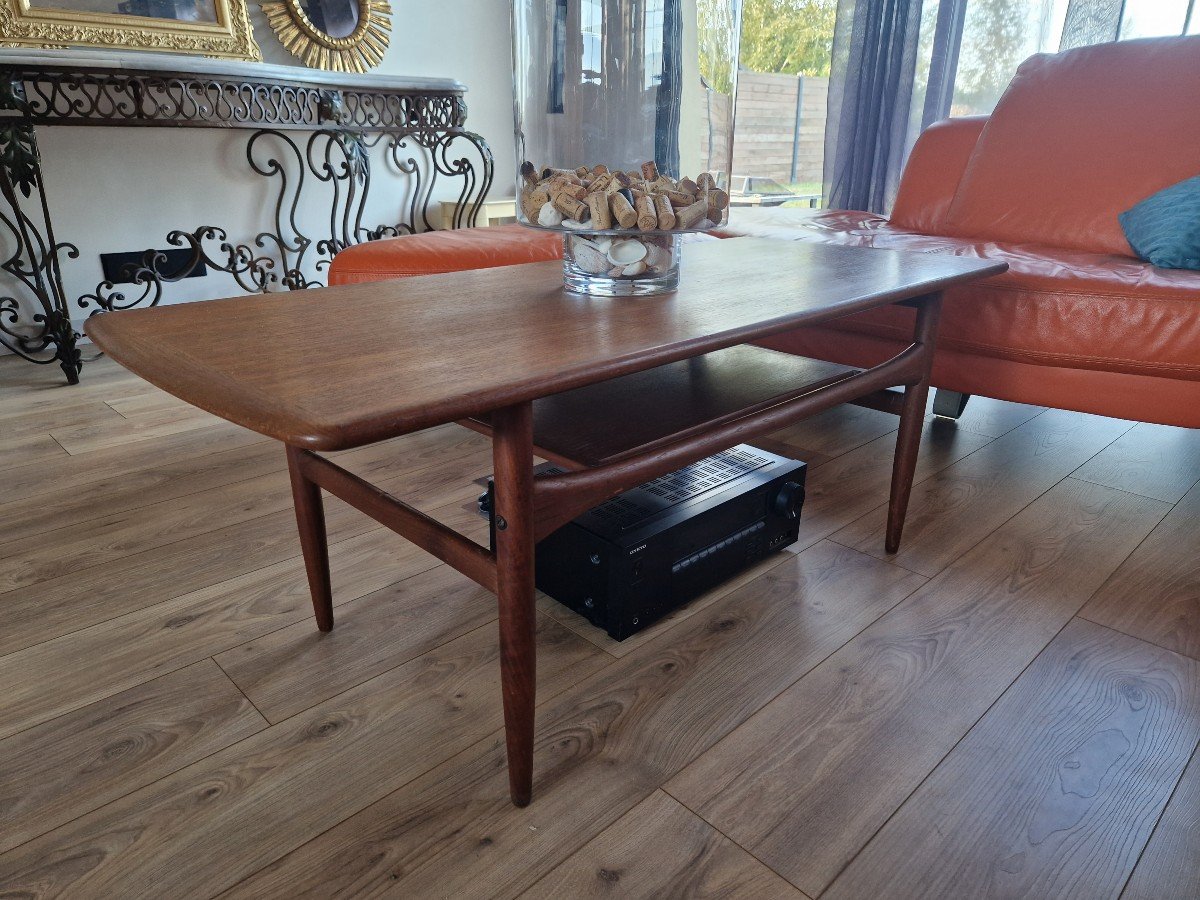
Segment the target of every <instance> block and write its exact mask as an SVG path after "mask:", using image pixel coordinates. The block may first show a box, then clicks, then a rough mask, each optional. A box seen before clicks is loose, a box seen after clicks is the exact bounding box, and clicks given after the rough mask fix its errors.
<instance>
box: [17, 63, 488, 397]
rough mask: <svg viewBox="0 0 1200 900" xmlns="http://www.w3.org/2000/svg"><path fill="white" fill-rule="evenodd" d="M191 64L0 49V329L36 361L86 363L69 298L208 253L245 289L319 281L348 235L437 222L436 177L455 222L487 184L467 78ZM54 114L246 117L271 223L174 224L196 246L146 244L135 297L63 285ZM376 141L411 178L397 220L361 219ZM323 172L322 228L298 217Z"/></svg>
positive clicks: (208, 124)
mask: <svg viewBox="0 0 1200 900" xmlns="http://www.w3.org/2000/svg"><path fill="white" fill-rule="evenodd" d="M187 65H188V69H189V71H187V72H182V71H179V66H180V59H179V57H171V56H163V55H153V54H106V55H98V54H90V53H84V52H71V53H67V52H64V51H24V50H22V51H5V50H0V201H2V202H0V222H2V223H3V225H4V229H0V234H4V232H7V234H5V235H4V238H6V239H7V240H6V243H8V244H10V245H11V246H10V247H3V246H0V256H2V257H3V259H2V260H0V269H2V270H3V271H4V272H5V273H7V275H8V276H9V277H10V278H11V280H12V281H14V282H15V290H9V289H4V290H0V344H3V345H4V346H5V347H7V348H8V349H10V350H12V351H13V352H14V353H17V354H19V355H20V356H22V357H24V358H25V359H27V360H29V361H31V362H35V363H43V364H49V363H54V362H58V363H59V364H60V365H61V366H62V369H63V371H64V372H65V373H66V376H67V380H68V381H69V382H70V383H72V384H75V383H77V382H78V381H79V374H80V372H81V371H82V368H83V363H84V359H83V357H82V354H81V353H80V351H79V348H78V346H77V345H78V341H79V339H80V337H81V335H80V333H79V332H78V331H76V330H75V326H74V325H73V324H72V313H73V312H78V316H77V318H82V317H86V316H87V315H91V314H94V313H96V312H99V311H104V310H111V309H127V308H129V307H133V306H139V305H143V306H153V305H155V304H157V303H158V302H159V300H160V299H161V298H162V294H163V285H164V284H165V283H168V282H173V281H178V280H179V279H180V278H183V277H185V276H186V275H187V274H188V273H189V272H190V271H191V270H193V269H194V268H195V267H196V266H197V265H200V264H201V263H203V264H204V265H206V266H208V267H209V268H211V269H214V270H216V271H221V272H225V273H227V274H229V275H230V276H232V277H233V279H234V280H235V281H236V283H237V285H238V286H239V287H240V288H241V289H242V290H244V291H247V292H250V293H253V292H266V291H272V290H284V289H286V290H298V289H302V288H308V287H313V286H316V285H319V284H320V281H319V280H317V278H316V277H310V275H314V274H315V275H316V276H318V277H319V274H320V273H321V272H322V271H323V270H324V269H325V268H326V267H327V266H328V264H329V261H330V260H331V259H332V258H333V255H334V254H335V253H337V252H338V251H339V250H341V249H342V248H343V247H346V246H348V245H350V244H354V243H358V242H361V241H365V240H375V239H378V238H380V237H385V236H393V235H399V234H405V233H411V232H415V231H422V230H426V229H430V228H432V227H433V223H432V222H431V221H430V218H429V209H428V206H429V203H430V198H431V196H432V194H433V191H434V187H435V184H436V182H437V179H438V177H439V176H443V177H448V178H454V179H457V181H458V182H460V185H459V187H460V190H459V192H458V197H457V201H456V206H455V212H454V216H453V225H454V227H459V226H461V225H464V224H466V225H472V224H474V222H475V217H476V214H477V213H478V211H479V206H480V204H481V203H482V201H483V199H484V197H485V196H486V195H487V192H488V189H489V188H490V186H491V182H492V174H493V166H492V155H491V151H490V150H489V149H488V146H487V144H486V143H485V142H484V140H483V138H482V137H480V136H479V135H477V134H474V133H472V132H470V131H467V130H466V129H465V128H464V125H465V122H466V117H467V106H466V102H465V100H464V99H463V93H464V91H465V90H466V89H465V88H464V87H463V85H461V84H460V83H458V82H456V81H453V80H449V79H415V78H396V77H386V76H374V75H346V74H342V73H328V72H317V71H312V70H307V69H300V68H295V67H292V66H273V65H263V64H258V63H238V62H230V61H227V60H211V59H193V60H189V61H188V64H187ZM51 125H102V126H103V125H107V126H123V127H128V126H138V127H147V126H149V127H191V128H238V129H245V130H247V131H249V132H250V133H249V136H248V138H247V141H246V160H247V163H248V164H249V166H250V168H251V169H252V170H253V172H255V173H256V174H258V175H261V176H263V177H264V178H269V179H274V181H275V182H276V183H277V191H276V194H275V202H274V204H273V210H274V213H273V223H272V226H273V229H272V230H265V231H262V232H260V233H259V234H257V235H256V236H255V237H254V238H253V239H252V240H251V241H248V242H245V243H239V242H237V241H236V240H235V239H231V238H230V237H229V235H228V233H227V232H226V230H225V229H222V228H219V227H217V226H214V225H203V226H201V227H199V228H195V229H192V230H184V229H179V230H173V231H171V232H169V233H168V234H167V236H166V240H167V242H168V243H169V244H170V245H172V246H175V247H180V248H184V249H186V250H188V251H189V261H188V262H187V263H186V264H185V265H184V266H183V267H182V268H179V269H175V270H174V271H171V272H170V273H169V274H166V273H164V272H163V271H162V268H163V264H164V261H165V260H164V258H163V257H162V255H161V254H160V253H156V252H155V251H153V250H149V251H147V252H146V254H145V257H144V258H143V259H142V260H141V262H140V263H139V265H138V266H137V267H136V271H134V272H132V273H130V274H129V276H128V278H127V280H126V281H125V282H122V283H123V284H125V283H132V284H133V285H134V289H133V290H132V291H129V295H128V296H127V295H126V294H125V293H124V292H122V291H121V290H118V289H117V286H116V285H115V284H114V283H113V282H111V281H102V282H100V284H99V285H98V286H97V287H96V289H95V291H93V292H91V293H87V294H84V295H82V296H80V297H74V298H72V297H68V296H67V292H66V290H65V289H64V287H63V279H62V265H63V262H64V260H69V259H75V258H77V257H78V256H79V250H78V249H77V248H76V247H75V246H74V245H72V244H71V243H69V242H67V241H60V240H59V239H58V238H57V237H56V234H55V229H54V225H53V223H52V221H51V210H50V207H49V204H48V202H47V199H46V194H45V190H44V187H45V185H44V182H43V179H42V170H41V158H40V154H39V152H38V144H37V134H36V129H37V128H39V127H43V126H51ZM381 144H382V148H381V152H382V154H383V158H384V159H385V160H386V162H387V165H388V166H389V168H391V169H393V170H394V171H395V173H396V174H397V175H399V176H401V177H404V178H406V179H408V180H409V182H410V184H409V185H408V187H409V189H408V190H407V191H406V192H405V196H406V198H407V203H406V204H404V207H405V208H402V209H400V210H398V215H397V219H396V220H395V221H394V222H388V223H384V224H380V225H376V226H374V227H368V226H366V225H364V224H363V215H364V209H365V206H366V202H367V198H368V194H369V191H370V188H371V157H370V154H371V150H372V149H373V148H375V147H379V146H380V145H381ZM459 148H461V152H463V153H465V155H459V154H460V149H459ZM315 185H323V186H324V191H325V193H326V195H327V196H328V197H329V198H331V199H330V206H329V208H328V220H327V221H326V222H324V223H323V224H322V226H321V228H322V230H323V231H322V234H321V235H320V237H316V238H314V237H311V236H310V235H309V234H306V233H305V231H304V230H303V227H302V225H301V223H300V222H299V221H298V220H297V208H298V206H299V204H300V198H301V194H302V193H303V192H304V191H305V190H306V189H307V188H308V187H309V186H315ZM0 240H4V239H3V238H0ZM23 301H24V302H23Z"/></svg>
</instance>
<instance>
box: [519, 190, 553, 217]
mask: <svg viewBox="0 0 1200 900" xmlns="http://www.w3.org/2000/svg"><path fill="white" fill-rule="evenodd" d="M549 202H550V192H549V191H547V190H546V189H545V188H543V187H536V188H534V189H533V190H531V191H529V192H528V193H523V194H522V199H521V209H522V210H524V212H525V218H526V219H528V220H529V221H531V222H536V221H537V218H538V213H539V212H541V209H542V207H543V206H545V205H546V204H547V203H549Z"/></svg>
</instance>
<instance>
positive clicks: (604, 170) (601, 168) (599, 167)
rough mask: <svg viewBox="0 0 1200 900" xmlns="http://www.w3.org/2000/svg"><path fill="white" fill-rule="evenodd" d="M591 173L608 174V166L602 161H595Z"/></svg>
mask: <svg viewBox="0 0 1200 900" xmlns="http://www.w3.org/2000/svg"><path fill="white" fill-rule="evenodd" d="M592 174H593V175H607V174H608V166H606V165H604V163H597V164H596V165H594V166H592Z"/></svg>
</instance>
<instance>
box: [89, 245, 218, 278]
mask: <svg viewBox="0 0 1200 900" xmlns="http://www.w3.org/2000/svg"><path fill="white" fill-rule="evenodd" d="M155 253H158V254H160V255H161V256H162V257H163V259H162V260H161V261H160V262H159V263H158V267H157V268H158V272H159V274H160V275H162V276H163V278H165V279H174V278H176V277H178V275H179V274H180V273H181V272H182V271H183V270H184V269H185V268H186V267H187V265H188V263H189V262H190V261H191V259H192V251H191V250H186V249H183V248H182V247H176V248H173V249H171V250H158V251H155V250H142V251H133V252H131V253H101V254H100V267H101V268H102V269H103V270H104V280H105V281H111V282H112V283H113V284H132V283H133V273H134V272H136V271H137V270H138V269H140V268H142V266H144V265H145V264H146V261H147V260H148V259H151V258H152V257H153V256H154V254H155ZM207 274H208V268H207V267H206V266H205V265H204V260H200V261H199V262H197V263H196V267H195V268H194V269H192V271H190V272H188V273H187V274H186V275H184V276H183V277H184V278H200V277H202V276H204V275H207Z"/></svg>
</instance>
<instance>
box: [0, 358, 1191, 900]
mask: <svg viewBox="0 0 1200 900" xmlns="http://www.w3.org/2000/svg"><path fill="white" fill-rule="evenodd" d="M895 425H896V420H895V419H894V418H892V417H891V416H888V415H886V414H884V413H878V412H875V411H872V410H867V409H858V408H849V407H848V408H844V409H838V410H834V411H831V412H829V413H826V414H824V415H822V416H818V417H816V418H814V419H812V420H809V421H806V422H804V423H801V424H799V425H796V426H794V427H792V428H789V429H787V430H786V431H783V432H779V433H777V434H775V435H772V436H771V437H770V438H767V439H764V442H763V446H764V447H766V448H768V449H772V450H776V451H779V450H783V451H785V452H791V453H793V454H794V455H796V456H797V457H799V458H803V459H807V460H808V461H809V462H810V472H809V497H808V501H807V503H806V505H805V507H804V514H803V519H802V523H801V540H800V541H799V542H798V543H797V544H796V545H795V546H793V547H791V548H789V551H788V552H781V553H778V554H776V555H775V556H774V557H772V558H770V559H768V560H765V561H764V562H762V563H761V564H759V565H758V566H757V567H755V568H754V569H753V570H751V571H749V572H747V573H745V574H744V575H742V576H741V577H739V578H737V579H734V580H733V581H731V582H730V583H728V584H726V585H724V586H722V587H721V588H719V589H717V590H714V591H712V592H711V593H709V594H708V595H706V596H705V597H702V598H700V599H699V600H697V601H695V602H694V603H692V604H689V605H688V606H687V607H686V608H684V609H682V610H679V611H677V612H676V613H674V614H673V615H671V616H669V617H668V618H667V619H665V620H663V621H662V622H660V623H658V624H657V625H655V626H654V627H652V628H650V629H648V630H647V631H645V632H643V633H641V634H639V635H637V636H636V637H635V638H633V639H631V640H628V641H625V642H622V643H617V642H614V641H612V640H610V639H609V638H608V637H607V636H606V635H604V634H603V633H602V632H600V631H599V630H597V629H595V628H592V627H591V626H590V625H588V624H587V623H586V622H585V621H583V620H582V619H580V618H579V617H577V616H575V615H574V614H572V613H571V612H569V611H568V610H566V609H564V608H562V607H560V606H558V605H557V604H556V603H554V602H553V601H552V600H550V599H549V598H547V597H539V598H538V616H539V618H538V629H539V631H538V642H539V668H538V682H539V684H538V700H539V711H538V737H537V744H536V751H535V752H536V777H535V786H534V790H535V795H534V803H533V805H532V806H530V807H529V808H527V809H524V810H519V809H515V808H514V807H512V806H511V805H510V804H509V802H508V792H507V781H506V776H505V769H504V749H503V732H502V728H501V714H500V691H499V683H498V682H499V672H498V661H497V650H496V634H495V631H496V622H495V618H496V615H495V602H494V599H493V598H492V597H491V596H490V595H489V594H487V592H486V591H484V590H482V589H481V588H478V587H477V586H475V585H474V584H473V583H471V582H470V581H468V580H467V579H465V578H463V577H462V576H460V575H458V573H456V572H454V571H452V570H450V569H448V568H447V567H445V566H443V565H440V564H437V563H436V561H435V560H434V559H433V558H432V557H429V556H427V555H425V554H423V553H421V552H420V551H418V550H416V549H415V548H413V547H412V546H410V545H407V544H406V543H405V542H404V541H402V540H401V539H400V538H398V537H396V536H395V535H393V534H391V533H390V532H387V531H386V530H384V529H382V528H380V527H379V526H377V525H376V524H375V523H373V522H371V521H370V520H368V519H366V518H365V517H363V516H361V515H360V514H358V513H357V512H356V511H354V510H352V509H350V508H348V507H346V506H345V505H344V504H341V503H339V502H336V501H332V500H327V513H328V522H329V529H330V545H331V559H332V566H333V579H334V591H335V602H336V603H337V604H338V606H339V609H338V613H337V627H336V628H335V629H334V631H333V632H332V633H330V634H327V635H321V634H319V633H318V632H317V631H316V628H315V626H314V625H313V622H312V615H311V606H310V603H309V600H308V592H307V587H306V583H305V578H304V569H303V564H302V562H301V561H300V559H299V546H298V542H297V539H296V535H295V523H294V519H293V517H292V513H291V509H290V495H289V492H288V486H287V478H286V472H285V465H284V459H283V453H282V448H280V447H278V446H276V445H274V444H273V443H271V442H267V441H264V440H263V439H261V438H259V437H258V436H256V435H253V434H251V433H249V432H246V431H244V430H242V429H239V428H236V427H234V426H230V425H229V424H227V423H223V422H220V421H218V420H216V419H214V418H213V417H211V416H208V415H206V414H203V413H199V412H197V411H195V410H193V409H191V408H189V407H187V406H185V405H184V404H182V403H180V402H178V401H176V400H174V399H173V398H171V397H169V396H167V395H165V394H163V393H161V392H159V391H156V390H155V389H153V388H151V387H150V386H148V385H147V384H145V383H144V382H142V381H140V380H139V379H137V378H135V377H134V376H132V375H129V374H128V373H125V372H124V371H123V370H121V369H120V368H119V367H118V366H116V365H115V364H113V363H111V362H109V361H107V360H101V361H98V362H96V363H94V364H92V365H91V366H89V367H88V369H87V371H86V372H85V374H84V383H83V384H82V385H79V386H77V387H67V386H65V385H62V386H60V385H59V384H58V375H57V370H53V371H51V370H48V369H40V368H34V367H31V366H29V365H28V364H24V363H21V362H19V361H18V360H15V359H13V358H6V359H0V623H2V624H0V897H52V896H61V897H72V898H75V897H82V898H88V897H96V898H122V900H124V898H135V897H153V898H193V897H196V898H204V897H213V896H218V895H220V896H224V897H247V898H251V897H252V898H261V897H280V898H285V897H286V898H292V897H304V896H309V897H330V896H376V895H385V894H386V895H389V896H395V897H405V898H423V897H454V898H460V897H461V898H472V897H530V898H532V897H546V898H551V897H552V898H574V897H622V898H626V897H630V898H632V897H680V898H684V897H745V898H781V900H786V898H792V900H804V898H809V900H818V898H831V900H833V898H840V900H845V898H864V900H870V898H878V897H886V898H892V897H895V898H954V900H959V898H974V897H1014V898H1016V897H1036V898H1043V897H1077V898H1081V900H1091V898H1098V897H1126V898H1130V900H1132V898H1138V900H1148V898H1179V900H1185V898H1192V900H1194V898H1196V897H1198V896H1200V849H1198V848H1200V839H1198V838H1197V836H1196V828H1197V814H1196V806H1197V798H1198V797H1200V750H1198V749H1197V747H1198V744H1200V568H1198V565H1200V564H1198V563H1197V559H1200V554H1198V552H1197V550H1198V548H1200V484H1198V482H1200V432H1191V431H1186V430H1182V429H1173V428H1164V427H1160V426H1153V425H1144V424H1143V425H1136V426H1134V425H1133V424H1132V423H1129V422H1121V421H1116V420H1111V419H1104V418H1100V417H1096V416H1086V415H1080V414H1075V413H1067V412H1062V411H1057V410H1042V409H1039V408H1036V407H1029V406H1021V405H1017V404H1006V403H1000V402H998V401H990V400H985V399H982V398H975V399H973V400H972V401H971V403H970V405H969V406H968V410H967V413H966V415H965V416H964V417H963V418H962V419H961V420H960V421H959V422H958V423H949V422H945V421H941V420H933V419H931V420H930V421H929V423H928V424H927V426H926V429H925V435H924V444H923V446H922V452H921V461H920V464H919V466H918V471H917V480H918V484H917V486H916V488H915V489H914V491H913V499H912V506H911V510H910V518H909V527H908V529H907V530H906V534H905V540H904V544H903V547H902V548H901V551H900V553H898V554H896V555H893V556H888V555H887V554H886V553H884V551H883V547H882V524H883V516H884V512H885V501H886V490H887V481H888V476H889V469H890V462H891V453H892V448H893V445H894V441H895ZM340 460H341V462H342V463H343V464H344V465H346V466H347V467H348V468H351V469H353V470H354V471H357V472H359V473H361V474H363V475H364V476H365V477H368V478H370V479H371V480H373V481H375V482H377V483H379V484H381V485H383V486H384V487H385V488H386V489H388V490H390V491H392V492H393V493H396V494H398V495H401V496H404V497H406V498H410V499H411V500H412V501H413V502H414V503H416V504H417V505H418V506H420V507H421V508H422V509H424V510H426V511H427V512H429V513H430V514H432V515H435V516H436V517H438V518H440V519H442V520H443V521H447V522H449V523H450V524H452V525H453V526H454V527H457V528H459V529H461V530H465V531H467V532H469V533H472V534H473V535H474V536H475V537H476V538H477V539H479V540H486V527H485V525H484V523H483V522H482V520H480V519H479V518H478V517H477V515H476V514H475V512H474V508H473V507H474V498H475V496H476V495H477V494H478V493H479V490H480V488H479V484H478V479H479V478H480V477H481V476H483V475H485V474H487V472H488V471H490V454H489V450H488V444H487V442H486V441H485V440H484V439H483V438H481V437H479V436H478V435H476V434H474V433H472V432H468V431H466V430H464V429H461V428H459V427H458V426H446V427H443V428H439V429H435V430H433V431H430V432H427V433H424V434H421V435H415V436H410V437H408V438H402V439H398V440H396V441H391V442H388V443H386V444H382V445H377V446H374V447H367V448H361V449H359V450H355V451H350V452H348V453H345V454H340Z"/></svg>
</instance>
